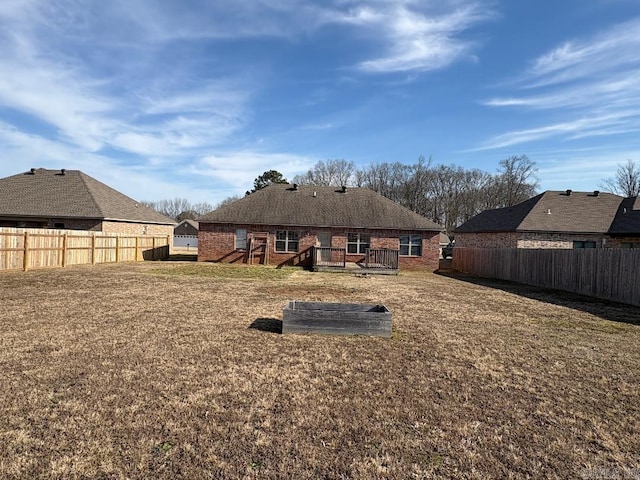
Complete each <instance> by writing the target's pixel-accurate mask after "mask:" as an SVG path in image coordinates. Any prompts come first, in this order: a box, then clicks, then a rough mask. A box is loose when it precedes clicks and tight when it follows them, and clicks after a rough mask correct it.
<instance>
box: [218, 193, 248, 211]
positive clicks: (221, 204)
mask: <svg viewBox="0 0 640 480" xmlns="http://www.w3.org/2000/svg"><path fill="white" fill-rule="evenodd" d="M241 198H242V197H241V196H240V195H232V196H230V197H227V198H225V199H224V200H221V201H220V202H218V204H217V205H216V206H215V209H216V210H217V209H218V208H220V207H224V206H225V205H229V204H230V203H233V202H235V201H236V200H240V199H241Z"/></svg>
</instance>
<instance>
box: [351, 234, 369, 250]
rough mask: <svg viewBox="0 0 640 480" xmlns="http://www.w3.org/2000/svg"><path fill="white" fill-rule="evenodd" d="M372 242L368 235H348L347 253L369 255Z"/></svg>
mask: <svg viewBox="0 0 640 480" xmlns="http://www.w3.org/2000/svg"><path fill="white" fill-rule="evenodd" d="M370 241H371V236H370V235H368V234H366V233H347V253H367V248H369V242H370Z"/></svg>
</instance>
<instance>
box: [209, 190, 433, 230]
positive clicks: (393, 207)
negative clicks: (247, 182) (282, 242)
mask: <svg viewBox="0 0 640 480" xmlns="http://www.w3.org/2000/svg"><path fill="white" fill-rule="evenodd" d="M198 220H199V222H200V223H233V224H253V225H282V226H316V227H349V228H381V229H394V230H428V231H441V230H443V228H442V227H441V226H440V225H437V224H436V223H434V222H432V221H431V220H428V219H426V218H424V217H423V216H421V215H418V214H417V213H415V212H413V211H411V210H409V209H407V208H405V207H403V206H401V205H399V204H397V203H396V202H394V201H392V200H389V199H388V198H385V197H383V196H382V195H379V194H377V193H375V192H374V191H372V190H369V189H367V188H347V190H346V193H343V192H342V189H340V188H336V187H319V186H308V185H307V186H299V187H298V189H297V190H294V188H293V186H292V185H289V184H275V185H270V186H268V187H266V188H264V189H262V190H258V191H257V192H254V193H252V194H251V195H248V196H246V197H244V198H241V199H240V200H236V201H235V202H232V203H230V204H227V205H224V206H222V207H220V208H218V209H217V210H214V211H213V212H210V213H207V214H206V215H203V216H202V217H200V218H199V219H198Z"/></svg>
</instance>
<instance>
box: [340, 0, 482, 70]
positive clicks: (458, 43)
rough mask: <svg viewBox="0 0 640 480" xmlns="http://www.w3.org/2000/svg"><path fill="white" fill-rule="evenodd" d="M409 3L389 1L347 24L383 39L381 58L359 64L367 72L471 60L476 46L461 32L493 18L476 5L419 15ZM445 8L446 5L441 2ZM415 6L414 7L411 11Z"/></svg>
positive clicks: (358, 14) (359, 12) (360, 12)
mask: <svg viewBox="0 0 640 480" xmlns="http://www.w3.org/2000/svg"><path fill="white" fill-rule="evenodd" d="M408 3H409V2H395V3H394V2H389V3H388V4H383V5H385V6H380V5H379V6H378V8H379V10H375V9H373V8H361V9H358V10H356V11H355V13H354V14H353V16H352V17H350V18H348V21H351V22H353V23H354V24H358V25H362V26H366V27H370V28H372V29H374V31H376V34H377V35H382V36H383V38H385V39H386V43H387V44H386V47H385V50H386V51H385V52H384V54H383V55H382V56H380V57H378V58H374V59H371V60H365V61H363V62H361V63H360V64H359V68H360V69H361V70H362V71H365V72H369V73H386V72H409V71H428V70H435V69H439V68H443V67H446V66H448V65H450V64H451V63H453V62H454V61H456V60H458V59H460V58H462V57H465V56H466V57H470V56H471V51H472V49H473V48H474V47H475V46H476V45H475V43H474V42H473V41H470V40H464V39H462V38H461V36H460V35H461V33H463V32H464V31H466V30H468V29H469V28H471V27H472V26H474V25H475V24H477V23H480V22H481V21H485V20H487V19H489V18H491V17H492V16H493V13H492V12H491V10H490V9H488V8H480V5H478V4H476V3H469V4H467V5H464V6H462V7H459V6H457V5H456V4H455V3H454V8H452V9H451V11H449V12H445V13H440V12H437V13H433V12H422V11H420V10H419V9H417V8H416V7H415V6H413V5H408ZM444 5H446V2H445V3H444ZM411 7H414V8H411Z"/></svg>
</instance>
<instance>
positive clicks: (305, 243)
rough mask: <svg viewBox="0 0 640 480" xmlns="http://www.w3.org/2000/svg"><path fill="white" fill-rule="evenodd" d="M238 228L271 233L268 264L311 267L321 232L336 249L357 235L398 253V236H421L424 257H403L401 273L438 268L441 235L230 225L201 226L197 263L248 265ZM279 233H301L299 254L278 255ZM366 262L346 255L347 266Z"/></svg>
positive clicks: (260, 259) (410, 232) (373, 244)
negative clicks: (237, 241)
mask: <svg viewBox="0 0 640 480" xmlns="http://www.w3.org/2000/svg"><path fill="white" fill-rule="evenodd" d="M238 228H244V229H246V230H247V236H250V235H251V233H264V232H266V233H268V236H269V264H272V265H294V266H304V267H309V266H311V263H312V258H311V248H312V247H313V246H316V245H318V234H319V233H320V232H330V233H331V246H332V247H333V248H347V234H348V233H352V232H358V233H363V234H369V235H370V247H371V248H389V249H394V250H397V249H398V247H399V239H398V236H399V235H401V234H416V233H420V234H421V235H422V237H423V238H422V256H419V257H400V268H401V269H430V270H436V269H437V268H438V261H439V260H438V255H439V233H438V232H414V231H391V230H374V229H372V230H366V229H353V230H351V229H344V228H339V229H338V228H335V229H330V228H315V227H298V228H296V227H285V226H276V225H270V226H268V227H267V226H264V225H231V224H214V223H204V222H201V223H200V231H199V234H198V261H200V262H226V263H246V262H247V252H246V251H244V250H242V251H238V250H236V249H235V231H236V229H238ZM276 230H293V231H297V232H298V241H299V247H298V252H297V253H284V252H276V251H275V234H276ZM363 259H364V255H362V254H352V255H347V262H356V261H360V260H363ZM262 260H263V259H262V258H256V259H255V260H254V262H253V263H259V262H260V261H262Z"/></svg>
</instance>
